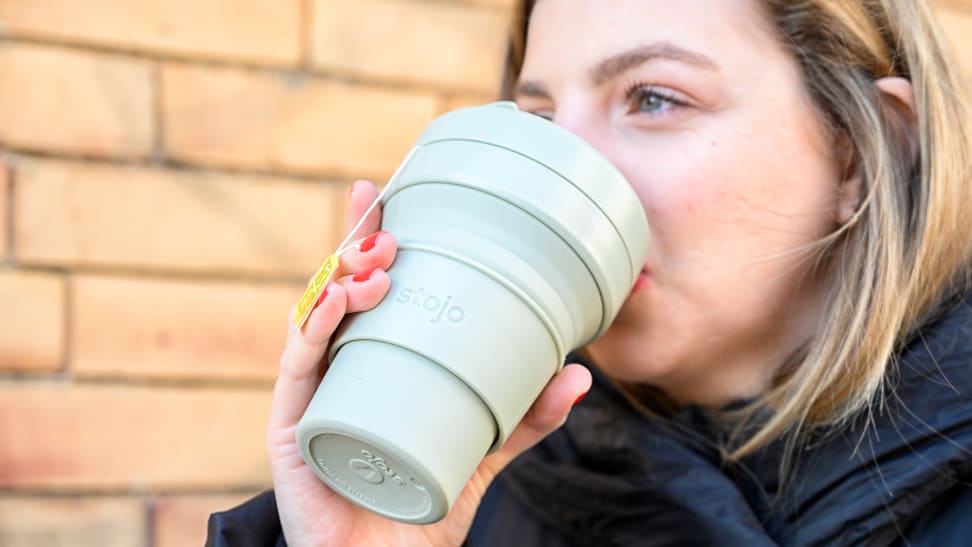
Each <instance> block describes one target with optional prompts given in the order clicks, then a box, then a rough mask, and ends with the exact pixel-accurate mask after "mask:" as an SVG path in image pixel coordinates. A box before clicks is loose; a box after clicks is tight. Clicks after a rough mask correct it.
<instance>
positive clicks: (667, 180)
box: [623, 136, 837, 269]
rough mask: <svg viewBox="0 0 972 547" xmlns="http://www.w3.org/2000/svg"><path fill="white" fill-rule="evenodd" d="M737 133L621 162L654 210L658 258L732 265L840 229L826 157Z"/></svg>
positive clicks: (650, 212) (654, 251)
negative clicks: (836, 228)
mask: <svg viewBox="0 0 972 547" xmlns="http://www.w3.org/2000/svg"><path fill="white" fill-rule="evenodd" d="M735 137H736V138H731V137H729V136H727V137H724V138H722V139H709V140H707V141H705V143H704V146H699V145H698V144H699V143H696V144H695V145H694V146H692V145H687V146H681V147H673V148H672V149H670V150H667V151H666V152H667V153H664V154H661V153H660V154H658V159H657V160H655V161H652V159H651V158H645V157H644V155H642V161H639V162H637V163H635V162H631V163H629V164H627V165H624V166H623V170H624V171H626V173H629V174H630V175H629V180H630V181H631V182H632V185H633V186H634V188H635V191H636V192H637V194H638V196H639V198H640V199H641V201H642V204H643V205H644V207H645V210H646V213H647V215H648V220H649V225H650V226H651V229H652V236H653V238H652V254H653V255H655V256H654V258H655V259H656V260H660V259H664V260H677V261H678V262H679V263H686V264H688V263H689V262H691V263H693V265H694V266H695V267H698V266H702V264H700V262H702V261H705V262H714V261H718V262H719V263H720V266H719V267H720V268H723V267H729V266H731V263H732V262H736V263H740V264H741V263H746V262H751V261H752V260H757V259H763V258H766V257H767V256H770V255H773V254H774V253H782V252H786V251H791V250H794V249H796V248H799V247H801V246H803V245H806V244H808V243H811V242H812V241H814V240H817V239H819V238H821V237H823V236H824V235H826V234H827V233H829V232H830V231H831V230H832V229H833V228H834V226H835V220H834V216H833V215H834V207H835V199H836V188H837V184H836V177H835V174H834V172H833V169H832V168H831V166H830V164H829V162H828V161H827V160H826V158H823V157H822V156H820V155H818V154H814V153H811V152H810V151H808V150H807V147H806V146H804V147H803V148H801V147H800V146H799V143H793V144H792V145H790V146H785V143H784V142H781V141H780V140H775V141H774V140H772V139H765V140H763V139H755V138H753V137H751V138H750V140H749V141H743V140H742V139H740V138H738V136H735ZM760 141H763V142H760ZM683 144H685V143H683ZM700 149H701V151H702V153H699V152H698V151H699V150H700ZM791 149H792V150H794V152H788V150H791ZM692 151H696V152H692ZM662 157H663V158H664V159H661V158H662ZM672 266H675V265H674V264H673V265H672ZM706 266H707V267H706V269H711V268H713V267H715V266H712V265H711V264H709V265H706Z"/></svg>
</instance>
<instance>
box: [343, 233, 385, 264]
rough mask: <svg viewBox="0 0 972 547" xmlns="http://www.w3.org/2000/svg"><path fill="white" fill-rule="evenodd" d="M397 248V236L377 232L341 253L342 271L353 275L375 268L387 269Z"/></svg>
mask: <svg viewBox="0 0 972 547" xmlns="http://www.w3.org/2000/svg"><path fill="white" fill-rule="evenodd" d="M397 250H398V242H397V241H395V236H393V235H391V234H390V233H388V232H384V231H378V232H375V233H373V234H371V235H369V236H368V237H366V238H364V239H362V240H361V241H359V242H357V243H356V244H355V246H354V247H352V248H351V249H350V250H348V251H347V252H345V253H343V254H341V258H340V260H341V265H340V271H341V273H342V274H351V275H353V274H356V273H358V272H364V271H367V270H373V269H375V268H381V269H382V270H387V269H388V268H389V267H391V265H392V262H394V260H395V252H396V251H397Z"/></svg>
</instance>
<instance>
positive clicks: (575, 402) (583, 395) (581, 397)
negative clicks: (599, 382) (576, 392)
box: [570, 391, 587, 406]
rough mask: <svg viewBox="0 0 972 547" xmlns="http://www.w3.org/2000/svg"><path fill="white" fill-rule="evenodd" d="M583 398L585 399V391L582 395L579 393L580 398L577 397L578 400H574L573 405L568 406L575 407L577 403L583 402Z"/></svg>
mask: <svg viewBox="0 0 972 547" xmlns="http://www.w3.org/2000/svg"><path fill="white" fill-rule="evenodd" d="M584 397H587V392H586V391H585V392H584V393H581V394H580V397H578V398H577V400H576V401H574V404H572V405H570V406H576V405H577V403H579V402H581V401H583V400H584Z"/></svg>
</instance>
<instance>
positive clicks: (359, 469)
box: [348, 458, 385, 484]
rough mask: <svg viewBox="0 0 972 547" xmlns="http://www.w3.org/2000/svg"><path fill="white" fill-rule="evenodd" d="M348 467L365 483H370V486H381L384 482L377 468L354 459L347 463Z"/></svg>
mask: <svg viewBox="0 0 972 547" xmlns="http://www.w3.org/2000/svg"><path fill="white" fill-rule="evenodd" d="M348 467H350V468H351V471H354V472H355V474H356V475H358V476H359V477H361V478H362V479H364V480H365V481H367V482H370V483H371V484H381V483H382V482H384V480H385V477H384V475H382V474H381V471H378V468H376V467H375V466H373V465H371V464H370V463H368V462H366V461H364V460H359V459H358V458H355V459H353V460H351V461H349V462H348Z"/></svg>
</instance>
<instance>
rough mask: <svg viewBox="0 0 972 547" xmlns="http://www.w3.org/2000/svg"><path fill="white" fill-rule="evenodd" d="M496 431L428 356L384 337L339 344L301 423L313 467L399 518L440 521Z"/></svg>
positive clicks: (470, 395) (351, 495)
mask: <svg viewBox="0 0 972 547" xmlns="http://www.w3.org/2000/svg"><path fill="white" fill-rule="evenodd" d="M495 436H496V425H495V421H494V420H493V417H492V414H491V413H490V412H489V409H488V408H487V407H486V405H485V404H484V403H483V402H482V400H481V399H480V398H479V397H478V396H477V395H476V394H475V392H473V391H472V390H471V389H469V387H468V386H467V385H466V384H464V383H463V382H462V381H460V380H459V379H458V378H456V377H455V376H453V375H452V374H451V373H450V372H449V371H448V370H446V369H444V368H442V367H440V366H438V365H437V364H435V363H434V362H432V361H429V360H428V359H426V358H425V357H423V356H421V355H419V354H417V353H415V352H412V351H410V350H407V349H405V348H402V347H400V346H396V345H394V344H389V343H384V342H380V341H376V340H356V341H352V342H349V343H347V344H345V345H343V346H341V347H340V349H339V350H338V351H337V353H336V354H335V356H334V359H333V360H332V362H331V364H330V366H329V367H328V371H327V374H326V375H325V377H324V381H323V382H322V383H321V385H320V387H319V388H318V390H317V393H316V394H315V395H314V398H313V399H312V400H311V403H310V406H309V407H308V409H307V411H306V412H305V413H304V417H303V418H302V419H301V421H300V423H299V424H298V425H297V431H296V437H297V445H298V447H299V448H300V451H301V455H302V456H303V457H304V460H305V461H306V462H307V464H308V466H310V468H311V469H312V470H313V471H314V473H315V474H316V475H317V476H318V477H319V478H320V479H321V480H322V481H324V482H325V483H327V484H328V485H329V486H330V487H331V488H332V489H333V490H334V491H335V492H337V493H338V494H340V495H341V496H343V497H345V498H346V499H348V500H349V501H351V502H352V503H355V504H357V505H360V506H362V507H364V508H366V509H368V510H370V511H372V512H374V513H377V514H380V515H382V516H385V517H388V518H390V519H393V520H397V521H400V522H405V523H410V524H428V523H432V522H436V521H438V520H441V519H442V518H443V517H444V516H445V515H446V513H448V511H449V507H450V506H451V505H452V504H453V503H454V502H455V500H456V498H457V497H458V496H459V493H460V492H461V491H462V489H463V487H464V486H465V484H466V482H467V481H468V480H469V477H470V475H472V473H473V472H474V471H475V469H476V466H477V465H478V464H479V462H480V461H481V460H482V459H483V457H484V456H485V454H486V451H487V449H488V448H489V446H490V444H491V443H492V442H493V439H494V438H495Z"/></svg>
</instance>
